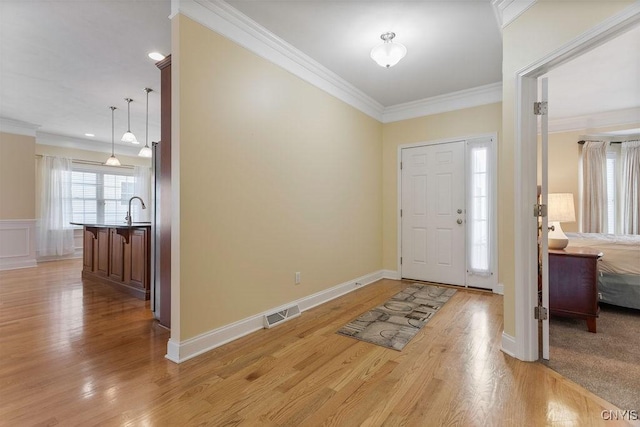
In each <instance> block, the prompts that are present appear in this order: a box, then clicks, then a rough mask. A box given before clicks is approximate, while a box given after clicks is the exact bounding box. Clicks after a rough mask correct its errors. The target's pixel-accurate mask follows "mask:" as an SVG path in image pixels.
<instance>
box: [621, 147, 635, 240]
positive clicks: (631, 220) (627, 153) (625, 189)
mask: <svg viewBox="0 0 640 427" xmlns="http://www.w3.org/2000/svg"><path fill="white" fill-rule="evenodd" d="M621 207H622V232H623V234H640V141H628V142H623V143H622V203H621Z"/></svg>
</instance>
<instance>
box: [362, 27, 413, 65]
mask: <svg viewBox="0 0 640 427" xmlns="http://www.w3.org/2000/svg"><path fill="white" fill-rule="evenodd" d="M395 36H396V35H395V34H394V33H384V34H382V35H381V36H380V38H381V39H382V40H384V42H383V43H381V44H379V45H378V46H376V47H374V48H373V49H371V59H373V60H374V61H376V63H377V64H378V65H380V66H381V67H385V68H389V67H393V66H394V65H396V64H397V63H398V62H400V60H401V59H402V58H404V57H405V55H406V54H407V48H406V47H404V45H402V44H400V43H396V42H394V41H393V38H394V37H395Z"/></svg>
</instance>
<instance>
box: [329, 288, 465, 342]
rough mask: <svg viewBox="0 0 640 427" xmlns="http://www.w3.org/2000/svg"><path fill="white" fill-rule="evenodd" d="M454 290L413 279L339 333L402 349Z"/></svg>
mask: <svg viewBox="0 0 640 427" xmlns="http://www.w3.org/2000/svg"><path fill="white" fill-rule="evenodd" d="M455 293H456V290H455V289H451V288H444V287H441V286H437V285H420V284H418V283H414V284H412V285H410V286H409V287H407V288H406V289H404V290H403V291H401V292H398V293H397V294H395V295H394V296H393V297H391V299H390V300H388V301H387V302H385V303H384V304H382V305H379V306H378V307H376V308H374V309H372V310H370V311H367V312H366V313H363V314H362V315H360V316H359V317H358V318H357V319H355V320H353V321H351V322H350V323H348V324H346V325H345V326H343V327H342V328H340V329H339V330H338V332H337V333H338V334H340V335H345V336H347V337H352V338H356V339H359V340H361V341H366V342H370V343H372V344H376V345H380V346H383V347H387V348H391V349H393V350H398V351H400V350H402V349H403V348H404V346H405V345H407V344H408V343H409V341H410V340H411V338H413V337H414V336H415V335H416V334H417V333H418V331H420V329H422V328H423V326H424V325H426V324H427V322H428V321H429V320H431V318H432V317H433V316H435V314H436V313H437V312H438V310H440V308H441V307H442V306H443V305H444V304H445V303H446V302H447V301H449V298H451V297H452V296H453V294H455Z"/></svg>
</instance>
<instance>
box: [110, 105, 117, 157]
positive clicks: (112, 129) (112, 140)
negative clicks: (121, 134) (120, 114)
mask: <svg viewBox="0 0 640 427" xmlns="http://www.w3.org/2000/svg"><path fill="white" fill-rule="evenodd" d="M110 108H111V156H112V157H115V152H114V149H113V147H114V144H115V143H114V141H115V139H114V138H115V127H114V125H113V112H114V111H115V110H116V107H110Z"/></svg>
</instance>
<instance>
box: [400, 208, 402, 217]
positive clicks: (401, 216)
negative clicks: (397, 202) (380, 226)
mask: <svg viewBox="0 0 640 427" xmlns="http://www.w3.org/2000/svg"><path fill="white" fill-rule="evenodd" d="M400 218H402V209H400Z"/></svg>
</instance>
